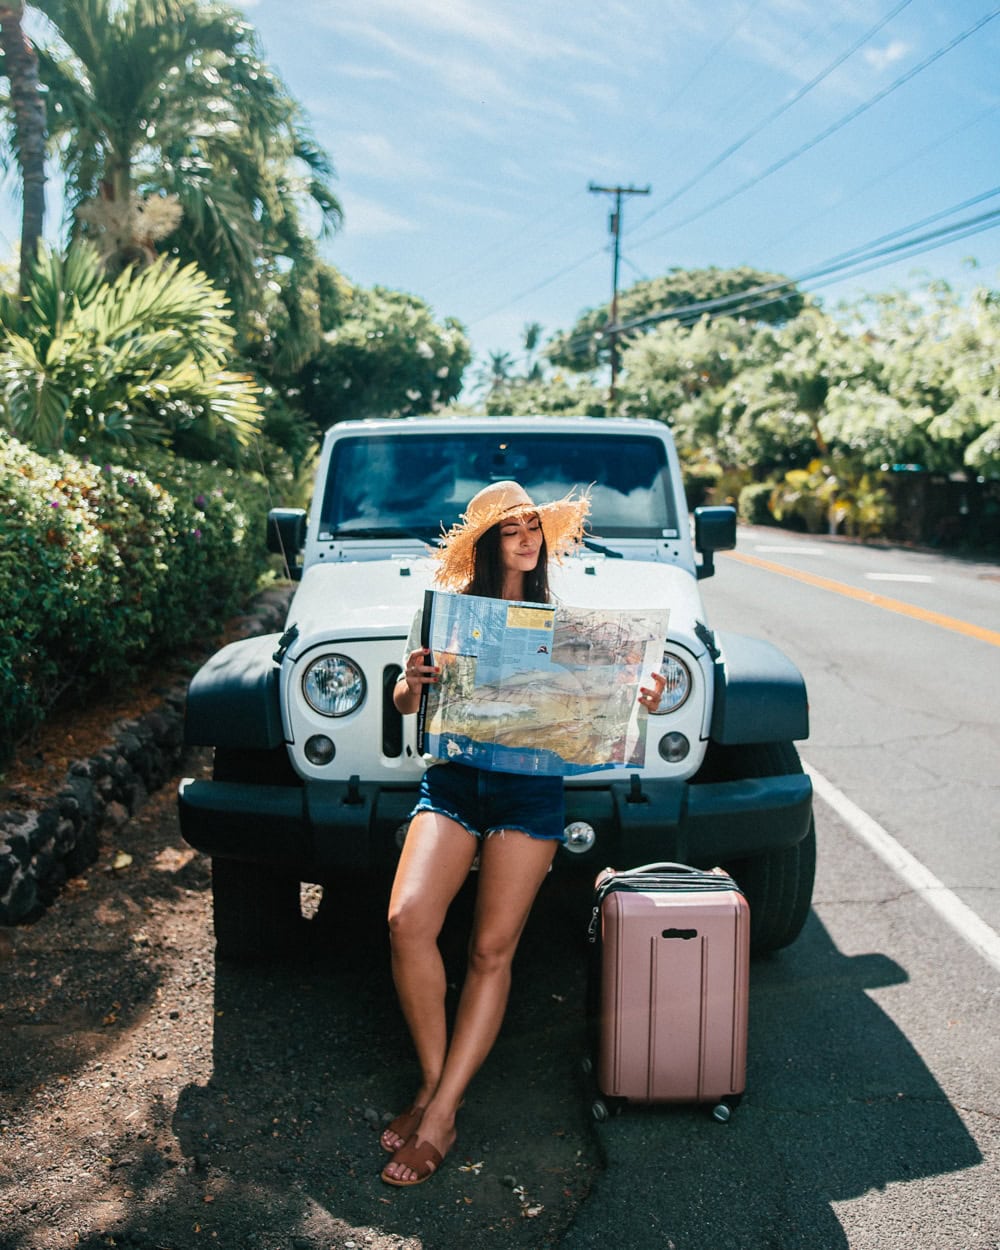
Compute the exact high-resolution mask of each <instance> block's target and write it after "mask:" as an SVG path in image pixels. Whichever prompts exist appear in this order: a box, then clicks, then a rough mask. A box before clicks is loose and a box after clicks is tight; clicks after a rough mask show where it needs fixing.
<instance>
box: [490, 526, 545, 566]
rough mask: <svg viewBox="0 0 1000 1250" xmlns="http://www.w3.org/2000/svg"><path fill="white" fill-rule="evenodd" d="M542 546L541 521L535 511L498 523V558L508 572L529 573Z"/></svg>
mask: <svg viewBox="0 0 1000 1250" xmlns="http://www.w3.org/2000/svg"><path fill="white" fill-rule="evenodd" d="M541 547H542V523H541V521H539V519H538V514H537V513H534V512H532V513H529V514H528V515H527V516H523V517H518V518H517V520H514V521H503V522H501V525H500V559H501V561H502V562H503V567H504V569H505V570H507V571H508V572H510V573H530V572H531V570H532V569H533V568H534V567H535V565H536V564H537V563H538V553H539V551H540V550H541Z"/></svg>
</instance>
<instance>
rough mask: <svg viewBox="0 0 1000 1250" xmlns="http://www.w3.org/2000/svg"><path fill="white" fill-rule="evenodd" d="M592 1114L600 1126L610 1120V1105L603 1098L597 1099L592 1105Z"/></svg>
mask: <svg viewBox="0 0 1000 1250" xmlns="http://www.w3.org/2000/svg"><path fill="white" fill-rule="evenodd" d="M590 1114H591V1115H592V1116H593V1117H594V1119H595V1120H596V1121H597V1123H598V1124H603V1123H604V1121H605V1120H606V1119H607V1118H608V1114H609V1112H608V1104H607V1103H606V1102H605V1101H604V1099H603V1098H595V1099H594V1101H593V1102H592V1103H591V1104H590Z"/></svg>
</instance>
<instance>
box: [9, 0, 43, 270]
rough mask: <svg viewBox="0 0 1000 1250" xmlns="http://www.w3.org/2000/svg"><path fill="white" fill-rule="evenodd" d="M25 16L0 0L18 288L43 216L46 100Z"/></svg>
mask: <svg viewBox="0 0 1000 1250" xmlns="http://www.w3.org/2000/svg"><path fill="white" fill-rule="evenodd" d="M23 17H24V3H23V0H17V3H6V4H4V3H0V50H2V51H3V58H4V59H3V72H4V74H5V76H6V77H7V78H8V79H9V81H10V101H9V104H10V110H11V112H12V113H13V132H14V151H15V153H16V155H17V163H18V165H19V166H20V169H21V186H22V197H21V278H20V291H21V293H22V294H23V293H24V290H25V288H26V287H27V283H28V275H29V273H30V270H31V262H32V261H33V260H34V257H35V252H36V249H37V247H38V240H39V239H40V238H41V235H42V225H43V223H44V220H45V104H44V102H43V100H42V95H41V92H40V91H39V89H38V57H37V55H36V54H35V49H34V48H33V47H32V45H31V42H30V41H29V40H28V39H27V37H26V36H25V34H24V31H23V30H22V29H21V20H22V18H23Z"/></svg>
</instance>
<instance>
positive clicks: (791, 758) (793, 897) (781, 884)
mask: <svg viewBox="0 0 1000 1250" xmlns="http://www.w3.org/2000/svg"><path fill="white" fill-rule="evenodd" d="M715 751H716V753H717V754H716V758H715V759H714V760H713V764H715V765H716V766H717V767H719V766H721V768H722V771H724V773H725V776H726V777H729V778H734V779H735V778H742V777H774V776H779V775H782V774H785V773H800V772H802V762H801V760H800V759H799V753H798V751H796V749H795V747H794V746H793V745H792V743H790V742H760V743H755V744H753V745H750V746H738V747H724V748H718V747H716V748H715ZM720 756H722V757H723V758H722V759H720ZM725 868H726V870H727V871H728V872H729V873H730V874H731V875H732V876H733V877H734V878H735V880H736V882H737V884H738V885H739V887H740V888H741V889H742V891H743V893H744V894H745V895H746V897H747V902H748V903H749V904H750V950H751V952H752V953H753V954H755V955H764V954H767V953H768V952H769V951H776V950H780V949H781V948H782V947H783V946H789V945H791V943H792V942H794V941H795V939H796V938H797V937H798V936H799V933H800V932H801V931H802V926H803V925H804V924H805V922H806V917H807V916H808V915H809V907H810V905H811V903H812V890H813V878H814V876H815V874H816V828H815V825H814V823H813V820H812V817H810V819H809V831H808V833H807V834H806V836H805V837H804V838H803V839H802V841H801V842H799V843H798V845H797V846H790V847H787V848H786V849H785V850H781V851H771V852H769V853H768V854H766V855H754V856H752V857H751V858H748V859H741V860H737V861H734V862H733V863H731V864H726V865H725Z"/></svg>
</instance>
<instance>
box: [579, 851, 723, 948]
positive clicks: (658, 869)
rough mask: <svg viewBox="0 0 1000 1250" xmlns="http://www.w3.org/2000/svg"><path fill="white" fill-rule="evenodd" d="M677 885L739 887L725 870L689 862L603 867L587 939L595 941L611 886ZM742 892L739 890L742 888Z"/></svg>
mask: <svg viewBox="0 0 1000 1250" xmlns="http://www.w3.org/2000/svg"><path fill="white" fill-rule="evenodd" d="M671 885H672V886H679V887H680V888H681V889H684V890H695V891H700V890H705V891H714V890H739V888H740V887H739V886H738V885H737V884H736V882H735V881H734V880H733V879H732V877H730V876H729V874H728V873H724V872H719V871H711V872H706V871H704V869H701V868H692V867H691V865H690V864H674V863H657V864H642V865H640V867H638V868H626V869H624V870H623V871H622V872H617V871H616V870H615V869H614V868H605V869H604V871H603V872H601V873H600V874H599V875H598V878H597V887H596V889H595V891H594V907H593V911H592V912H591V915H590V924H589V925H588V926H587V940H588V942H591V943H594V942H596V941H597V934H598V930H599V929H600V917H601V904H602V903H603V902H604V898H605V895H607V894H610V893H611V891H612V890H642V889H656V888H657V886H659V887H664V886H671ZM741 892H742V891H741Z"/></svg>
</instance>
